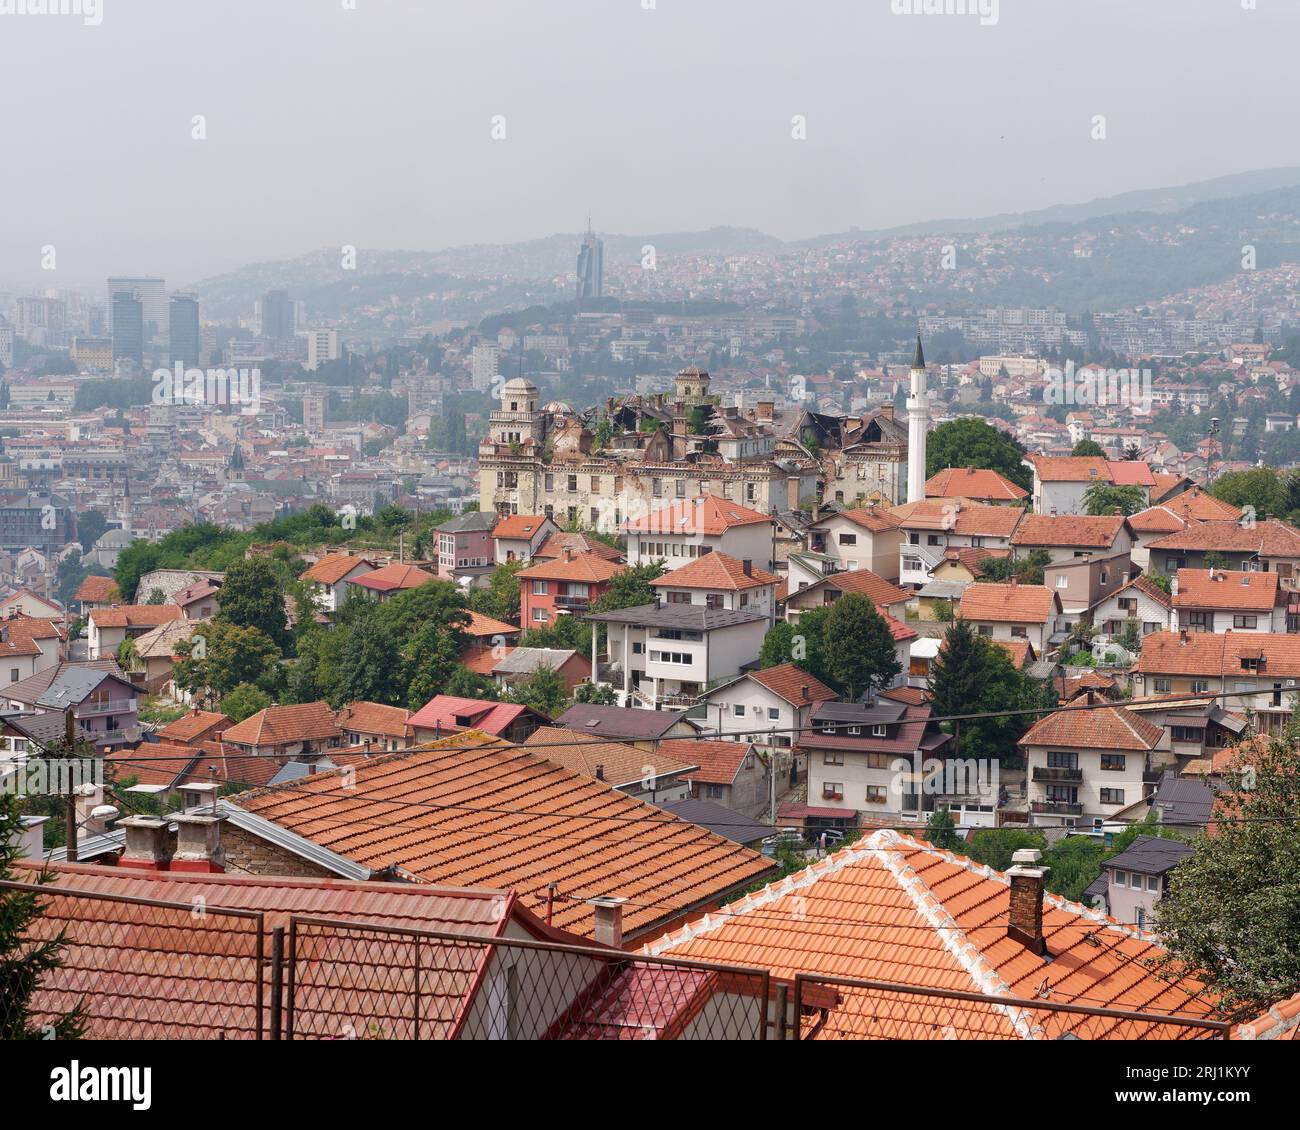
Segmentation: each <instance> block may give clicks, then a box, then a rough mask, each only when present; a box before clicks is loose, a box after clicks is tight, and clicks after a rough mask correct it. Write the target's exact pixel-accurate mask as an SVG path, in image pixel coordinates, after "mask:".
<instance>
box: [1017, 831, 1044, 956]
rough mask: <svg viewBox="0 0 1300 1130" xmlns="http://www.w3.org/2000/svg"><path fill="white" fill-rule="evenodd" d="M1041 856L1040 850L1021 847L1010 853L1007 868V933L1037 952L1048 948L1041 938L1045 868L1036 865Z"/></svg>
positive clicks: (1039, 953)
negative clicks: (1008, 911) (1009, 868)
mask: <svg viewBox="0 0 1300 1130" xmlns="http://www.w3.org/2000/svg"><path fill="white" fill-rule="evenodd" d="M1042 858H1043V853H1042V852H1040V851H1037V850H1035V849H1033V848H1022V849H1021V850H1020V851H1017V852H1016V853H1015V854H1014V855H1013V856H1012V857H1011V860H1012V863H1013V864H1014V866H1013V867H1012V868H1011V870H1010V871H1008V872H1007V878H1008V879H1010V880H1011V908H1010V909H1011V913H1010V917H1009V921H1008V923H1007V937H1009V938H1010V939H1011V940H1012V941H1015V942H1020V943H1021V945H1023V946H1024V947H1025V948H1026V949H1028V950H1030V951H1032V952H1033V953H1036V954H1038V955H1040V956H1041V955H1042V954H1044V953H1046V952H1047V943H1046V941H1045V940H1044V938H1043V890H1044V887H1045V885H1046V879H1047V870H1048V869H1047V868H1046V867H1042V866H1040V865H1039V864H1040V862H1041V860H1042Z"/></svg>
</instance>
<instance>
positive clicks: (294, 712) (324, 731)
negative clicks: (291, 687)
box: [222, 702, 340, 746]
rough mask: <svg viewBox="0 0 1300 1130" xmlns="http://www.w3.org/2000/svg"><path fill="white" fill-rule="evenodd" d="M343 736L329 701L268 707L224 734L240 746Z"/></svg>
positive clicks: (224, 736)
mask: <svg viewBox="0 0 1300 1130" xmlns="http://www.w3.org/2000/svg"><path fill="white" fill-rule="evenodd" d="M339 736H340V731H339V727H338V723H337V722H335V721H334V711H332V710H331V709H330V705H329V703H327V702H305V703H302V704H300V705H297V706H268V707H266V709H264V710H259V711H258V712H257V713H256V714H254V715H252V716H251V717H249V718H245V719H244V720H243V721H242V722H239V723H237V724H236V725H234V726H231V727H230V729H228V730H227V731H226V732H225V733H224V734H223V735H222V737H223V739H224V740H225V741H227V742H236V743H238V744H239V745H249V746H264V745H284V744H287V743H292V742H303V741H320V740H323V739H327V738H335V737H339Z"/></svg>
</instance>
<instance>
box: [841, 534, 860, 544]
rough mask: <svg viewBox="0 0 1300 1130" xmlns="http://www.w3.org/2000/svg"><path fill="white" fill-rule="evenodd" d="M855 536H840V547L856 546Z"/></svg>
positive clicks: (856, 539)
mask: <svg viewBox="0 0 1300 1130" xmlns="http://www.w3.org/2000/svg"><path fill="white" fill-rule="evenodd" d="M857 544H858V535H857V534H840V545H857Z"/></svg>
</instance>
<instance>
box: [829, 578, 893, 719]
mask: <svg viewBox="0 0 1300 1130" xmlns="http://www.w3.org/2000/svg"><path fill="white" fill-rule="evenodd" d="M824 643H825V647H826V655H827V659H828V666H829V669H830V675H831V678H832V680H833V684H832V685H834V686H835V687H836V689H838V690H840V691H841V692H842V693H844V694H846V695H847V697H848V698H849V699H850V700H851V701H856V700H857V699H858V698H859V697H861V696H863V695H871V694H873V693H875V692H876V691H877V690H881V689H883V688H885V687H887V686H889V685H890V683H892V682H893V681H894V678H895V676H897V675H898V673H899V672H900V671H901V670H902V665H901V664H900V663H899V661H898V653H897V651H896V650H895V645H894V637H893V635H892V634H891V632H890V630H889V625H888V624H887V623H886V622H885V618H884V617H883V616H881V615H880V613H879V612H877V611H876V606H875V605H874V604H872V603H871V601H869V600H868V599H867V598H866V597H865V596H862V595H861V594H859V593H848V594H847V595H845V596H842V597H840V599H839V600H837V601H836V602H835V603H834V604H833V605H831V608H830V614H829V615H828V616H827V617H826V626H825V638H824Z"/></svg>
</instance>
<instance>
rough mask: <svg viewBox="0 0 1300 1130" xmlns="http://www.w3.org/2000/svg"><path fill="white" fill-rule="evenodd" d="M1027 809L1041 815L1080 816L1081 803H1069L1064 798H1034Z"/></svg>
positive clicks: (1081, 812)
mask: <svg viewBox="0 0 1300 1130" xmlns="http://www.w3.org/2000/svg"><path fill="white" fill-rule="evenodd" d="M1029 810H1030V811H1031V812H1036V813H1038V814H1040V815H1043V816H1082V815H1083V805H1081V804H1071V803H1070V802H1069V801H1066V800H1035V801H1031V802H1030V804H1029Z"/></svg>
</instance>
